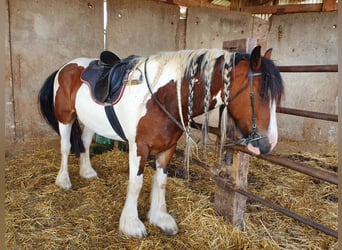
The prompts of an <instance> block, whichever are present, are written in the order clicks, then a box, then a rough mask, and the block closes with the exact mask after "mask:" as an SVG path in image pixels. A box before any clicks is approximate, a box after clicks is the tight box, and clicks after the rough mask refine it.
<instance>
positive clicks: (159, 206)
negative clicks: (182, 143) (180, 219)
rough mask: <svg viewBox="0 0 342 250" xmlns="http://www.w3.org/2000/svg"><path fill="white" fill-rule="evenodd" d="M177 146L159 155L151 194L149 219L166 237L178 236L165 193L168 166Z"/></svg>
mask: <svg viewBox="0 0 342 250" xmlns="http://www.w3.org/2000/svg"><path fill="white" fill-rule="evenodd" d="M175 150H176V146H174V147H172V148H171V149H169V150H167V151H164V152H162V153H160V154H158V155H157V160H156V172H155V174H154V177H153V184H152V192H151V208H150V211H149V212H148V218H149V221H150V223H151V224H152V225H155V226H158V227H159V228H160V229H161V230H162V231H163V232H164V233H165V234H166V235H176V234H177V233H178V227H177V223H176V221H175V219H174V218H173V217H172V216H171V215H170V214H169V213H168V212H167V209H166V201H165V191H166V180H167V171H166V170H167V169H166V167H167V165H168V164H169V163H170V160H171V158H172V155H173V153H174V152H175Z"/></svg>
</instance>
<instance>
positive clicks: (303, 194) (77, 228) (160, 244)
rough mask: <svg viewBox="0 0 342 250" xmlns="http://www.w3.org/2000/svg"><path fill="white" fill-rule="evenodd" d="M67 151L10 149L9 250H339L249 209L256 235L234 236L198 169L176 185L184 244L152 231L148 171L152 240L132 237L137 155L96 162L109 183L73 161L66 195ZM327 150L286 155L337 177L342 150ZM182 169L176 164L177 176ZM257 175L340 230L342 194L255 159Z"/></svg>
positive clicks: (145, 194)
mask: <svg viewBox="0 0 342 250" xmlns="http://www.w3.org/2000/svg"><path fill="white" fill-rule="evenodd" d="M58 145H59V144H58V141H53V142H51V141H50V142H35V141H33V142H26V143H19V144H16V145H9V146H8V148H7V150H6V166H5V180H6V197H5V210H6V211H5V212H6V219H5V221H6V245H7V248H8V249H337V240H336V239H335V238H333V237H330V236H327V235H325V234H324V233H321V232H317V231H316V230H314V229H312V228H310V227H308V226H304V225H302V224H301V223H298V222H296V221H294V220H292V219H290V218H287V217H286V216H283V215H281V214H279V213H277V212H274V211H272V210H270V209H268V208H265V207H264V206H262V205H260V204H258V203H255V202H253V201H249V200H248V205H247V211H246V215H245V222H246V228H245V229H244V230H239V229H236V228H234V227H233V226H231V225H230V224H229V223H227V222H225V221H224V220H223V218H222V217H220V216H218V215H217V214H216V212H215V209H214V203H213V200H214V190H215V187H214V183H213V181H212V179H211V175H210V174H209V173H208V172H207V171H205V170H203V169H202V168H201V167H198V166H196V165H191V167H190V181H187V180H183V179H177V178H169V179H168V185H167V193H166V195H167V197H166V199H167V204H168V210H169V212H170V213H171V214H172V215H173V216H174V217H175V219H176V221H177V223H178V226H179V233H178V235H176V236H174V237H168V236H165V235H163V234H162V233H161V232H160V230H159V229H158V228H156V227H154V226H151V225H149V223H148V222H147V219H146V214H147V211H148V209H149V193H150V188H151V176H152V174H153V169H152V168H149V167H147V168H146V169H145V176H144V187H143V189H142V191H141V195H140V199H139V214H140V218H141V219H142V221H143V222H144V224H145V225H146V227H147V230H148V233H149V235H148V237H146V238H144V239H129V238H126V237H124V236H121V235H120V234H119V232H118V226H119V217H120V214H121V210H122V207H123V205H124V200H125V196H126V185H127V180H128V155H127V153H125V152H122V151H119V150H116V149H114V150H113V151H109V152H106V153H103V154H101V155H92V164H93V167H94V168H95V169H96V171H97V173H98V176H99V177H98V178H96V179H91V180H86V179H83V178H80V177H79V174H78V171H79V168H78V159H77V158H75V157H74V156H70V160H69V172H70V178H71V181H72V184H73V187H72V189H71V190H68V191H64V190H61V189H60V188H59V187H57V186H56V185H55V184H54V182H55V178H56V175H57V173H58V170H59V166H60V153H59V146H58ZM282 147H283V148H282ZM324 147H330V148H328V149H327V148H325V149H324V150H322V151H319V150H318V152H314V153H311V154H309V153H306V151H304V150H301V151H299V150H298V148H301V145H297V144H295V143H287V144H286V143H285V144H283V146H282V145H280V147H279V150H277V151H276V153H278V154H286V155H292V156H290V157H293V158H295V160H299V161H301V162H305V163H307V164H313V165H315V166H316V167H317V166H318V165H319V167H324V168H327V169H329V170H332V171H334V170H336V171H337V149H336V147H334V146H329V145H326V146H322V148H324ZM302 148H304V147H302ZM304 149H305V148H304ZM301 156H304V158H303V157H301ZM296 157H297V158H296ZM210 158H211V157H207V159H210ZM149 163H150V162H149ZM182 164H183V163H182V159H180V158H177V157H174V158H173V161H172V164H171V168H172V167H173V168H178V167H179V166H182ZM212 165H215V163H212ZM170 172H172V171H170ZM249 172H250V173H249V186H248V190H249V191H250V192H253V193H256V194H259V195H260V196H262V197H264V198H267V199H269V200H272V201H273V202H275V203H277V204H280V205H282V206H284V207H286V208H289V209H291V210H294V211H296V212H297V213H299V214H301V215H303V216H307V217H309V218H312V219H314V220H316V221H318V222H320V223H322V224H324V225H326V226H328V227H331V228H333V229H335V230H336V229H337V202H336V199H337V187H336V186H334V185H330V184H327V183H324V182H320V181H317V180H314V179H313V178H310V177H306V176H304V175H301V174H297V173H295V172H293V171H291V170H287V169H284V168H282V167H279V166H276V165H274V164H270V163H268V162H265V161H261V160H257V159H256V158H251V162H250V169H249Z"/></svg>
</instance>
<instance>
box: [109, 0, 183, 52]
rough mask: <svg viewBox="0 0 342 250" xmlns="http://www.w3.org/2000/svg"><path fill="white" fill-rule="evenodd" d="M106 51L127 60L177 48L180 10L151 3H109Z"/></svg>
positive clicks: (119, 0)
mask: <svg viewBox="0 0 342 250" xmlns="http://www.w3.org/2000/svg"><path fill="white" fill-rule="evenodd" d="M107 8H108V27H107V34H108V37H107V48H108V49H109V50H112V51H114V52H116V53H117V54H118V56H119V57H122V58H123V57H127V56H129V55H132V54H136V55H142V56H148V55H150V54H152V53H156V52H159V51H166V50H167V51H169V50H175V49H176V31H177V25H178V20H179V8H178V7H177V6H174V5H171V4H170V5H169V4H164V3H160V2H156V1H151V0H139V1H136V0H115V1H108V7H107Z"/></svg>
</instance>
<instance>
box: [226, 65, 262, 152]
mask: <svg viewBox="0 0 342 250" xmlns="http://www.w3.org/2000/svg"><path fill="white" fill-rule="evenodd" d="M259 76H262V73H253V71H252V70H251V69H250V68H249V69H248V83H249V96H250V102H251V109H252V132H251V133H250V134H249V135H247V136H246V137H243V138H241V139H238V140H236V141H234V142H231V143H228V144H225V146H233V145H240V144H246V145H247V144H248V143H250V142H254V141H258V140H260V139H263V138H265V136H261V135H260V134H259V133H258V131H257V124H256V118H255V108H254V90H253V79H254V77H259ZM248 83H247V85H246V86H245V87H242V88H241V89H240V90H239V91H238V92H237V94H235V95H234V96H233V97H231V98H229V101H230V102H231V101H232V100H233V99H234V98H235V97H237V96H238V95H239V94H240V93H242V91H243V90H244V89H245V88H246V87H248Z"/></svg>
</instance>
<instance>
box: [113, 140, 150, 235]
mask: <svg viewBox="0 0 342 250" xmlns="http://www.w3.org/2000/svg"><path fill="white" fill-rule="evenodd" d="M136 148H137V147H136V144H135V143H130V145H129V182H128V188H127V196H126V202H125V206H124V208H123V210H122V213H121V217H120V225H119V230H120V232H121V233H122V234H124V235H126V236H129V237H136V238H142V237H145V236H146V235H147V232H146V228H145V225H144V224H143V223H142V222H141V220H140V219H139V216H138V197H139V193H140V190H141V187H142V184H143V174H141V175H139V176H138V175H137V173H138V169H139V163H140V157H138V156H137V155H136V152H137V149H136Z"/></svg>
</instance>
